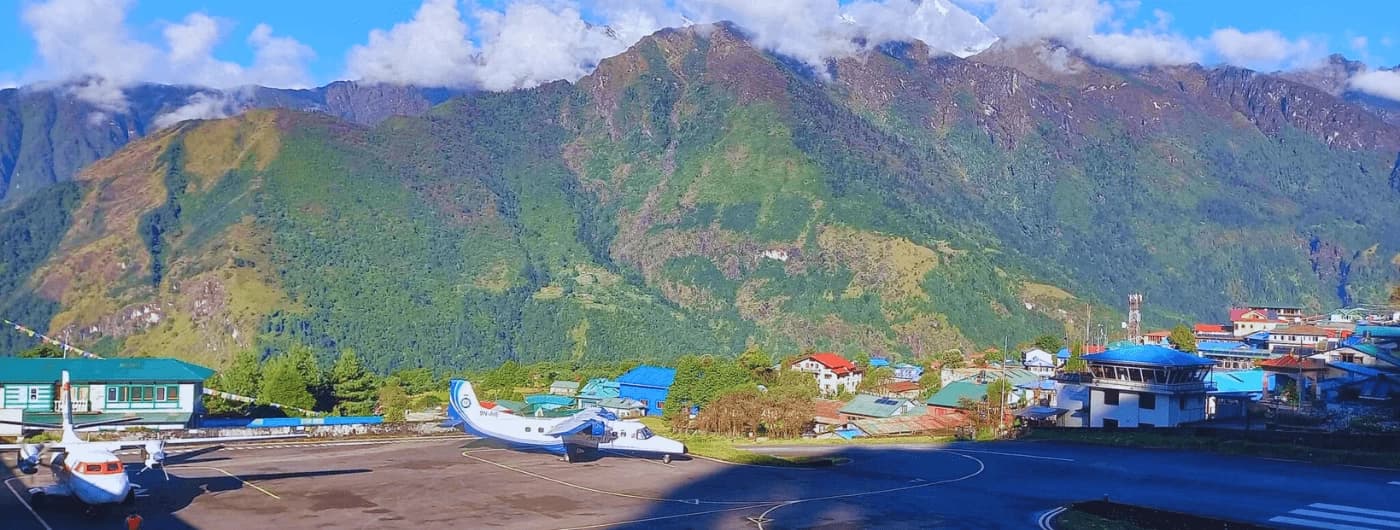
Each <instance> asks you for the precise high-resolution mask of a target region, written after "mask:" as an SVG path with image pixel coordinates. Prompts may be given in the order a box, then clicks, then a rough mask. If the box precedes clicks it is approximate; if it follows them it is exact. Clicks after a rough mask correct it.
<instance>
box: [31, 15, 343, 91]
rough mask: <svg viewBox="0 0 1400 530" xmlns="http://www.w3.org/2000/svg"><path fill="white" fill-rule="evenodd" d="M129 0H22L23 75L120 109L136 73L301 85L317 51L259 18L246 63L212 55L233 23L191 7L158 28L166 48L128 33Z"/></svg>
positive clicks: (208, 81) (215, 83) (184, 80)
mask: <svg viewBox="0 0 1400 530" xmlns="http://www.w3.org/2000/svg"><path fill="white" fill-rule="evenodd" d="M130 8H131V2H130V1H129V0H50V1H48V2H42V3H34V4H29V5H27V6H26V7H25V8H24V10H23V13H22V15H21V16H22V18H23V20H24V23H25V24H26V25H27V26H28V27H29V29H30V32H31V33H32V35H33V37H34V41H35V43H36V49H37V51H38V55H39V59H40V65H39V66H38V67H37V68H36V69H35V71H33V72H31V73H29V74H27V75H26V77H27V78H29V79H31V80H32V79H45V80H55V81H62V82H67V85H66V87H67V90H69V91H70V92H71V93H73V94H74V95H75V96H77V97H78V98H81V99H83V100H85V101H88V102H90V103H92V104H94V105H96V106H98V108H100V109H102V110H104V111H107V112H120V111H123V110H125V109H126V107H127V102H126V98H125V95H124V93H123V91H124V89H125V88H126V87H128V86H131V85H132V84H135V83H138V82H142V81H155V82H162V83H173V84H190V85H200V86H210V87H217V88H224V87H234V86H241V85H248V84H262V85H267V86H276V87H302V86H305V85H306V84H308V81H309V76H308V75H307V73H306V64H307V62H308V61H310V60H311V59H312V58H314V57H315V54H314V53H312V51H311V49H310V48H308V47H306V46H305V45H303V44H301V43H300V42H297V41H296V40H295V39H291V38H289V37H280V36H274V35H273V34H272V30H271V28H269V27H268V26H266V25H265V24H259V25H257V26H256V27H255V28H254V29H253V31H252V32H251V33H250V34H249V36H248V39H247V43H248V45H249V46H250V47H251V48H252V49H253V52H254V61H253V64H252V65H251V66H247V67H245V66H243V65H240V64H237V63H233V62H228V61H222V60H219V59H217V58H215V57H214V56H213V51H214V48H215V46H216V45H217V44H218V43H219V42H220V41H221V40H222V39H223V38H224V37H225V36H226V35H227V33H228V30H229V29H230V28H231V27H232V26H233V24H232V23H231V22H226V21H221V20H219V19H216V18H213V17H210V16H208V15H206V14H204V13H198V12H196V13H191V14H189V15H187V16H186V17H185V18H184V19H183V20H181V21H179V22H171V23H167V24H166V25H165V27H164V28H163V30H162V31H161V36H162V37H163V38H164V41H165V42H164V43H163V44H164V48H162V47H159V46H156V45H153V44H150V43H146V42H142V41H140V40H138V39H136V38H134V37H132V35H131V33H130V31H128V29H127V25H126V15H127V12H128V10H129V9H130Z"/></svg>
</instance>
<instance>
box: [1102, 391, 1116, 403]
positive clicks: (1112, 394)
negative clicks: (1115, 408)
mask: <svg viewBox="0 0 1400 530" xmlns="http://www.w3.org/2000/svg"><path fill="white" fill-rule="evenodd" d="M1103 404H1105V405H1117V404H1118V391H1117V390H1105V391H1103Z"/></svg>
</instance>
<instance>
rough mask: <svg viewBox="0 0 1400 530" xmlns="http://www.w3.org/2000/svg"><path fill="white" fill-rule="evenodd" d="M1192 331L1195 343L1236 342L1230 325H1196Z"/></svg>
mask: <svg viewBox="0 0 1400 530" xmlns="http://www.w3.org/2000/svg"><path fill="white" fill-rule="evenodd" d="M1192 331H1193V332H1194V334H1195V335H1196V340H1197V341H1205V340H1210V341H1238V340H1239V337H1236V336H1235V333H1234V326H1233V325H1232V324H1196V326H1195V327H1194V328H1192Z"/></svg>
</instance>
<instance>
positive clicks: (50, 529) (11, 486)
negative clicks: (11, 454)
mask: <svg viewBox="0 0 1400 530" xmlns="http://www.w3.org/2000/svg"><path fill="white" fill-rule="evenodd" d="M11 480H19V477H11V478H9V479H6V480H5V487H6V488H8V489H9V490H10V493H13V494H14V496H15V500H17V501H19V503H20V504H23V505H24V509H26V510H29V515H33V516H34V520H35V521H39V525H40V526H43V527H44V530H53V527H52V526H49V523H48V522H47V521H45V520H44V518H43V517H39V512H36V511H34V507H33V506H30V505H29V501H26V500H24V497H23V496H21V495H20V494H19V492H18V491H15V485H14V484H10V481H11Z"/></svg>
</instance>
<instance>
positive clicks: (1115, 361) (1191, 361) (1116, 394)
mask: <svg viewBox="0 0 1400 530" xmlns="http://www.w3.org/2000/svg"><path fill="white" fill-rule="evenodd" d="M1084 362H1085V363H1087V364H1088V366H1089V373H1090V374H1091V375H1092V379H1091V380H1089V381H1087V382H1083V381H1078V382H1082V383H1083V384H1084V386H1086V387H1088V388H1089V401H1088V403H1081V404H1079V407H1078V409H1079V410H1083V409H1085V408H1087V413H1088V420H1089V425H1088V426H1089V427H1107V428H1116V427H1148V426H1151V427H1175V426H1177V425H1181V424H1183V423H1190V422H1195V421H1202V420H1205V419H1206V414H1207V401H1206V397H1207V393H1208V392H1209V391H1211V390H1214V389H1215V384H1214V383H1212V382H1211V381H1209V380H1207V376H1208V375H1209V374H1210V372H1211V368H1212V367H1213V366H1214V365H1215V361H1212V360H1210V359H1207V358H1204V357H1199V356H1196V355H1191V354H1189V353H1185V352H1182V351H1178V350H1174V349H1172V348H1168V347H1165V346H1158V345H1141V346H1129V347H1123V348H1113V349H1109V350H1107V351H1103V352H1100V353H1091V354H1088V355H1085V356H1084ZM1078 382H1077V383H1078ZM1059 401H1062V400H1061V399H1060V398H1059V396H1057V405H1056V406H1057V407H1058V408H1063V409H1066V410H1071V411H1073V410H1076V408H1075V407H1071V406H1067V405H1069V404H1068V403H1064V404H1061V403H1058V402H1059Z"/></svg>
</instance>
